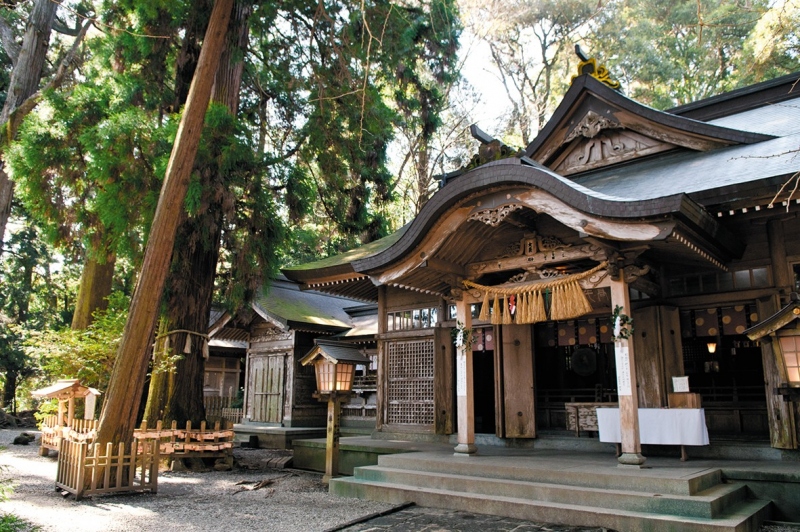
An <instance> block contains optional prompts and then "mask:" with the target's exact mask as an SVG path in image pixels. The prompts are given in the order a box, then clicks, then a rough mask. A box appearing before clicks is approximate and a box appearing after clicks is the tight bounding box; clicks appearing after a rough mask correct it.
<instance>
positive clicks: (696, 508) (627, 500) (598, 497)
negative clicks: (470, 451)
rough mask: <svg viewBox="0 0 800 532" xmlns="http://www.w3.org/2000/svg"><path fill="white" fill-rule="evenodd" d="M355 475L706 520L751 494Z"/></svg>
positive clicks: (417, 474) (386, 472)
mask: <svg viewBox="0 0 800 532" xmlns="http://www.w3.org/2000/svg"><path fill="white" fill-rule="evenodd" d="M355 474H356V477H357V478H358V479H359V480H364V481H369V482H381V483H389V484H395V485H397V484H401V485H405V486H408V487H410V488H412V487H419V488H434V489H439V490H444V491H453V492H466V493H473V494H483V495H488V496H493V497H494V496H498V497H511V498H517V499H527V500H536V501H541V502H548V503H550V502H552V503H563V504H571V503H573V502H574V501H581V504H582V505H584V506H593V507H600V508H606V509H614V508H616V509H619V510H630V511H636V512H647V513H658V514H674V515H683V516H689V517H698V518H707V519H712V518H718V517H720V516H721V515H723V514H724V512H725V511H726V509H727V508H729V507H731V506H732V505H734V504H737V503H740V502H742V501H744V500H745V499H746V498H747V487H746V486H745V485H744V484H741V483H729V484H718V485H716V486H713V487H711V488H708V489H707V490H705V491H702V492H700V493H698V494H696V495H673V494H664V493H662V492H646V491H641V490H637V491H631V490H620V489H607V488H592V487H585V486H571V485H563V484H554V483H544V482H532V481H522V480H508V479H501V478H487V477H477V476H464V475H458V474H450V473H442V472H435V473H434V472H427V471H412V470H408V469H395V468H389V467H384V466H368V467H360V468H357V470H356V471H355Z"/></svg>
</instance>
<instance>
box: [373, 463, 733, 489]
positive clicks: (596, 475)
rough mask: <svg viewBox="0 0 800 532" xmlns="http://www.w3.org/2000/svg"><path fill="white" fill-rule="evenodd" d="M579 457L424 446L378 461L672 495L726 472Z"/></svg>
mask: <svg viewBox="0 0 800 532" xmlns="http://www.w3.org/2000/svg"><path fill="white" fill-rule="evenodd" d="M581 456H586V455H581ZM579 458H580V457H578V458H577V459H576V460H575V461H570V460H568V459H564V458H563V455H562V456H561V457H559V460H558V461H557V465H556V461H553V462H551V461H549V460H547V456H542V455H540V456H539V457H537V458H530V457H526V456H519V457H513V459H509V457H508V456H484V455H481V456H479V457H478V456H475V457H463V458H462V457H454V456H453V455H452V453H450V454H449V455H448V454H444V453H425V452H423V453H405V454H394V455H383V456H380V457H379V459H378V465H379V466H382V467H387V468H393V469H405V470H410V471H424V472H428V473H451V474H460V475H466V476H470V477H483V478H498V479H503V480H519V481H527V482H540V483H546V484H558V485H564V486H580V487H586V488H597V489H605V490H624V491H637V492H647V493H659V494H671V495H696V494H698V493H700V492H703V491H705V490H708V489H710V488H712V487H714V486H717V485H719V484H721V483H722V473H721V470H720V469H718V468H707V467H698V468H691V467H688V466H687V467H683V468H679V469H659V468H654V469H623V468H619V467H617V466H616V460H613V459H612V460H610V461H609V460H607V461H609V462H610V465H608V466H605V467H600V466H597V465H596V464H594V463H590V462H584V461H581V460H580V459H579Z"/></svg>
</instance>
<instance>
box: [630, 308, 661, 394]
mask: <svg viewBox="0 0 800 532" xmlns="http://www.w3.org/2000/svg"><path fill="white" fill-rule="evenodd" d="M632 314H633V315H632V317H633V336H634V339H633V341H634V343H635V349H634V353H635V356H636V360H635V362H636V363H635V367H636V387H637V388H638V391H639V408H661V407H664V406H667V390H666V389H665V386H664V363H663V356H662V352H661V341H660V338H659V332H660V325H661V324H660V322H659V315H658V307H645V308H642V309H637V310H634V311H633V313H632Z"/></svg>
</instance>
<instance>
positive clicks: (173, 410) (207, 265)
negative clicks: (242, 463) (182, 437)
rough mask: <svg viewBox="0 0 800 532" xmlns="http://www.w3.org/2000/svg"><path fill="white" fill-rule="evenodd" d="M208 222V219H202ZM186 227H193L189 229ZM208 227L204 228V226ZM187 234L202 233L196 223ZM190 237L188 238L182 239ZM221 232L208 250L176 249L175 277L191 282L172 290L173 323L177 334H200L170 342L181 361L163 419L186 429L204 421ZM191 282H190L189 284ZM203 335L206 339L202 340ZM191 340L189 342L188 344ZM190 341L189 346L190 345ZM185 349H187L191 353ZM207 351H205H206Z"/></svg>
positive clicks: (213, 236)
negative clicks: (189, 424)
mask: <svg viewBox="0 0 800 532" xmlns="http://www.w3.org/2000/svg"><path fill="white" fill-rule="evenodd" d="M203 218H204V219H205V220H207V221H208V218H209V216H203ZM215 218H217V222H218V223H217V224H216V227H221V226H222V224H221V222H222V219H221V216H215ZM187 225H190V226H189V227H187ZM203 225H205V224H203ZM182 229H184V230H188V232H189V233H190V234H191V233H192V232H195V231H200V230H202V227H198V226H197V224H196V223H191V224H184V226H183V228H182ZM183 236H189V235H185V234H184V235H183ZM220 236H221V235H220V231H219V230H217V231H213V230H212V231H211V234H209V235H207V238H208V239H209V242H208V243H207V244H208V247H207V246H206V245H204V243H203V242H202V241H201V242H198V244H197V245H195V246H193V249H188V250H186V252H182V251H181V250H179V249H178V247H183V248H184V249H186V247H184V246H176V251H175V254H176V255H177V256H176V257H175V258H176V262H178V263H179V264H180V267H179V269H180V270H183V269H184V268H185V269H186V270H187V271H175V270H173V275H176V274H177V275H178V276H179V277H182V276H181V275H180V274H181V273H185V274H188V275H189V277H188V278H184V279H185V280H184V279H181V280H179V281H177V282H176V283H173V289H174V288H175V287H176V285H177V286H179V287H180V288H179V289H178V290H177V291H174V292H173V293H172V297H171V301H170V305H169V306H170V323H172V324H173V328H174V329H175V330H187V331H195V332H197V333H199V334H188V333H178V334H174V335H172V336H171V338H170V339H171V341H172V342H173V345H174V346H175V348H176V349H177V350H178V351H179V352H180V351H183V357H181V358H180V359H179V360H178V362H177V364H176V365H175V378H174V379H172V383H171V386H170V387H169V394H168V396H167V402H166V407H165V409H164V419H165V420H167V421H177V422H178V425H184V424H185V423H186V422H187V421H192V423H193V424H194V423H199V422H200V421H203V420H204V419H205V415H206V414H205V406H204V405H203V381H204V373H205V356H204V355H205V354H207V353H208V351H207V346H205V343H206V339H205V338H204V335H205V333H206V332H207V331H208V316H209V314H210V310H211V301H212V299H213V296H214V277H215V274H216V270H217V260H218V258H219V239H220ZM187 281H188V282H187ZM200 335H203V336H200ZM187 337H188V340H187ZM187 341H188V343H187ZM186 347H188V352H187V349H186ZM204 348H205V349H204Z"/></svg>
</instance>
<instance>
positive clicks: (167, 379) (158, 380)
mask: <svg viewBox="0 0 800 532" xmlns="http://www.w3.org/2000/svg"><path fill="white" fill-rule="evenodd" d="M169 329H170V327H169V323H168V321H167V318H166V317H163V316H162V318H161V319H160V320H159V322H158V337H159V338H158V339H157V340H156V345H155V348H154V351H155V352H154V353H153V371H152V373H151V374H150V389H149V392H148V394H147V404H146V405H145V408H144V419H146V420H147V426H148V427H151V428H152V427H155V424H156V422H157V421H158V420H163V419H164V409H165V408H166V406H167V395H168V393H169V387H170V383H171V382H172V380H173V376H174V372H171V371H167V368H166V367H165V366H167V364H168V359H167V357H168V356H169V355H170V349H171V346H172V344H171V343H170V341H169V337H168V336H167V335H166V334H167V332H168V331H169Z"/></svg>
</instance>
